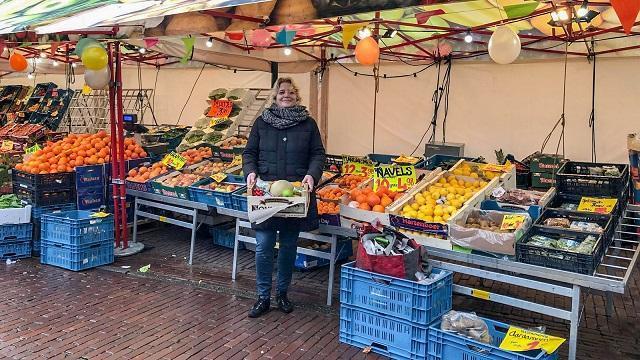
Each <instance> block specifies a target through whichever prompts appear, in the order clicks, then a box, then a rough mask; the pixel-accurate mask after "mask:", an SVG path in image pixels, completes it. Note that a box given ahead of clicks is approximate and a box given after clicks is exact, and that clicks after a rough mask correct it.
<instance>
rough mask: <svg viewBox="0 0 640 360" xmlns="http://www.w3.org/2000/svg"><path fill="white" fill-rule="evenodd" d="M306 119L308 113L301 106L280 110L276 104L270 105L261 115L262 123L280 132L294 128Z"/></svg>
mask: <svg viewBox="0 0 640 360" xmlns="http://www.w3.org/2000/svg"><path fill="white" fill-rule="evenodd" d="M308 117H309V111H307V108H306V107H304V106H302V105H296V106H292V107H288V108H281V107H278V105H276V104H272V105H271V106H270V107H269V108H268V109H265V110H264V112H263V113H262V121H264V122H266V123H267V124H269V125H271V126H273V127H274V128H276V129H280V130H283V129H288V128H290V127H293V126H296V125H298V124H299V123H301V122H303V121H305V120H306V119H307V118H308Z"/></svg>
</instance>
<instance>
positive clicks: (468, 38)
mask: <svg viewBox="0 0 640 360" xmlns="http://www.w3.org/2000/svg"><path fill="white" fill-rule="evenodd" d="M464 42H466V43H467V44H470V43H472V42H473V36H472V35H471V30H467V34H466V35H465V36H464Z"/></svg>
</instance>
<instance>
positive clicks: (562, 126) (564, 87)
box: [540, 42, 569, 177]
mask: <svg viewBox="0 0 640 360" xmlns="http://www.w3.org/2000/svg"><path fill="white" fill-rule="evenodd" d="M568 50H569V43H568V42H565V53H564V78H563V83H562V114H561V115H560V118H559V119H558V121H556V123H555V124H554V126H553V128H552V129H551V131H550V132H549V134H548V135H547V137H546V138H545V139H544V142H543V143H542V148H541V149H540V152H541V153H542V152H544V148H545V147H546V146H547V143H548V142H549V140H550V139H551V136H552V135H553V133H554V132H555V130H556V129H557V128H558V126H560V129H561V130H560V137H559V138H558V145H557V146H556V152H555V155H556V156H557V155H558V154H559V151H560V145H561V144H562V157H564V155H565V146H564V145H565V143H564V133H565V125H566V119H565V107H566V103H567V63H568V60H569V54H568ZM554 177H555V175H554Z"/></svg>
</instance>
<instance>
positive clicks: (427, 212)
mask: <svg viewBox="0 0 640 360" xmlns="http://www.w3.org/2000/svg"><path fill="white" fill-rule="evenodd" d="M424 213H425V214H427V215H428V216H433V207H432V206H427V208H426V209H424Z"/></svg>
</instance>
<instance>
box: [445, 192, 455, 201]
mask: <svg viewBox="0 0 640 360" xmlns="http://www.w3.org/2000/svg"><path fill="white" fill-rule="evenodd" d="M455 198H456V194H455V193H449V195H447V200H449V201H451V200H455Z"/></svg>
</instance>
